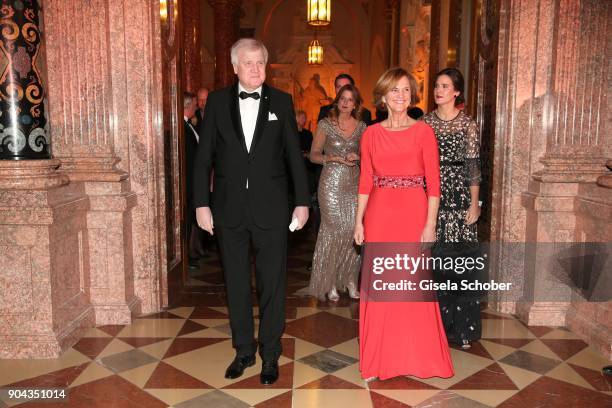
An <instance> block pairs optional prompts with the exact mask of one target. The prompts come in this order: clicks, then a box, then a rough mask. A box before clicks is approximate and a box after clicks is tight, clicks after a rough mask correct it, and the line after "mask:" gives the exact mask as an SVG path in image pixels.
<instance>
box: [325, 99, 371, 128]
mask: <svg viewBox="0 0 612 408" xmlns="http://www.w3.org/2000/svg"><path fill="white" fill-rule="evenodd" d="M332 106H333V105H331V104H330V105H325V106H321V109H320V110H319V117H318V118H317V122H318V121H320V120H321V119H325V118H326V117H327V115H329V111H330V110H331V108H332ZM361 120H363V121H364V122H365V124H366V125H368V126H370V125H371V124H372V113H371V112H370V111H369V110H367V109H366V108H363V112H362V113H361Z"/></svg>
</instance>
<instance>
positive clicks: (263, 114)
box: [243, 83, 270, 156]
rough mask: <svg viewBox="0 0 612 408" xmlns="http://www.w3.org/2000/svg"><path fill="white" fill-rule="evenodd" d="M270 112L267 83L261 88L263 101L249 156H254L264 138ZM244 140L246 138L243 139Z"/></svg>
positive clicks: (260, 103)
mask: <svg viewBox="0 0 612 408" xmlns="http://www.w3.org/2000/svg"><path fill="white" fill-rule="evenodd" d="M269 111H270V88H268V85H266V84H265V83H264V84H263V85H262V87H261V99H260V101H259V112H258V113H257V124H256V125H255V132H254V134H253V143H251V149H250V150H249V156H251V155H253V153H254V152H255V149H256V148H257V144H258V143H259V141H260V140H261V137H262V136H263V131H264V128H265V127H266V122H268V112H269ZM243 139H244V137H243Z"/></svg>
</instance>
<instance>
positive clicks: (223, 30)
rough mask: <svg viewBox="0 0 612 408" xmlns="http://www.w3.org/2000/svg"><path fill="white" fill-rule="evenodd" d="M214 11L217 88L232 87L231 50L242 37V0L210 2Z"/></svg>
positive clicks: (215, 0)
mask: <svg viewBox="0 0 612 408" xmlns="http://www.w3.org/2000/svg"><path fill="white" fill-rule="evenodd" d="M208 2H209V3H210V5H211V6H212V8H213V10H214V16H215V20H214V30H215V88H217V89H219V88H222V87H224V86H228V85H231V84H232V83H233V82H234V81H235V80H236V78H235V75H234V69H233V67H232V63H231V60H230V49H231V47H232V45H233V44H234V43H235V42H236V41H238V39H239V37H240V4H241V0H208Z"/></svg>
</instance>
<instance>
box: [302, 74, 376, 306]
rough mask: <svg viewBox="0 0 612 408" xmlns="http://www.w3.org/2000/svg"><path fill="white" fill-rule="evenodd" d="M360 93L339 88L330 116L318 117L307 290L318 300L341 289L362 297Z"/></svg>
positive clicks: (362, 124)
mask: <svg viewBox="0 0 612 408" xmlns="http://www.w3.org/2000/svg"><path fill="white" fill-rule="evenodd" d="M361 102H362V99H361V95H360V94H359V90H358V89H357V88H356V87H355V86H353V85H351V84H348V85H344V86H343V87H342V88H340V90H339V91H338V94H337V95H336V99H335V100H334V102H333V104H332V106H333V107H332V109H331V110H330V111H329V117H327V118H325V119H323V120H321V121H319V124H318V126H317V131H316V133H315V139H314V142H313V144H312V149H311V151H310V160H311V161H312V162H313V163H317V164H322V165H323V171H322V173H321V179H320V180H319V192H318V197H319V205H320V206H321V229H320V231H319V234H318V235H317V244H316V246H315V252H314V256H313V259H312V274H311V276H310V285H309V287H308V292H309V294H310V295H312V296H316V297H317V298H319V300H321V301H323V300H325V294H327V296H328V298H329V300H331V301H333V302H335V301H338V300H339V298H340V296H339V295H338V289H340V290H344V289H345V288H346V289H347V290H348V292H349V296H350V297H351V298H353V299H358V298H359V290H358V289H357V280H358V277H359V267H360V258H359V254H358V253H357V251H356V248H355V246H354V245H353V227H354V225H355V209H356V207H357V184H358V182H359V166H358V160H359V140H360V139H361V134H362V133H363V131H364V130H365V128H366V124H365V122H363V121H362V120H361V113H362V108H361Z"/></svg>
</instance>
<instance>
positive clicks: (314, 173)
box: [295, 110, 322, 271]
mask: <svg viewBox="0 0 612 408" xmlns="http://www.w3.org/2000/svg"><path fill="white" fill-rule="evenodd" d="M295 118H296V121H297V126H298V132H299V133H300V145H301V147H302V155H303V156H304V162H305V163H306V170H307V171H308V188H309V190H310V207H311V209H312V216H311V219H312V226H313V229H314V232H315V235H316V234H318V233H319V227H320V225H321V212H320V210H319V201H318V198H317V190H318V189H319V178H320V177H321V170H322V166H321V165H320V164H315V163H313V162H311V161H310V149H311V147H312V132H311V131H310V130H308V129H306V128H305V125H306V122H307V117H306V112H304V111H302V110H300V111H297V113H296V116H295ZM306 269H307V270H309V271H311V270H312V261H311V262H309V263H308V265H307V266H306Z"/></svg>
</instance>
